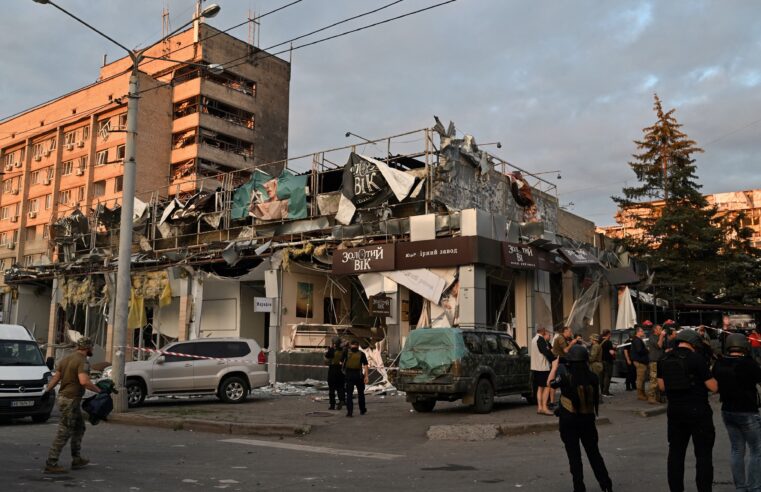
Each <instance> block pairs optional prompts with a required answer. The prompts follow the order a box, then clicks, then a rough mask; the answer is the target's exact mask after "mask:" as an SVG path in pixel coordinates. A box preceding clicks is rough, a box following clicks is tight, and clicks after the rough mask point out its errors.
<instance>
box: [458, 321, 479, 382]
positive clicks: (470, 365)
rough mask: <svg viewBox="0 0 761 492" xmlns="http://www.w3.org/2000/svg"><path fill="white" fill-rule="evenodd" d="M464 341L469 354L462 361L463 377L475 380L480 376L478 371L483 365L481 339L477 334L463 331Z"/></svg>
mask: <svg viewBox="0 0 761 492" xmlns="http://www.w3.org/2000/svg"><path fill="white" fill-rule="evenodd" d="M462 339H463V342H464V343H465V348H467V349H468V354H467V355H466V356H465V357H463V359H462V375H463V376H467V377H471V378H475V377H477V376H478V374H476V370H477V369H478V366H480V365H481V360H482V358H483V344H482V343H481V337H480V336H478V334H477V333H473V332H469V333H468V332H465V331H463V334H462Z"/></svg>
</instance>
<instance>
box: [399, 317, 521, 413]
mask: <svg viewBox="0 0 761 492" xmlns="http://www.w3.org/2000/svg"><path fill="white" fill-rule="evenodd" d="M530 367H531V366H530V361H529V356H528V352H527V350H526V349H525V348H520V347H518V344H516V343H515V340H513V338H512V337H510V336H509V335H507V334H506V333H501V332H496V331H488V330H478V329H475V330H474V329H464V328H463V329H461V328H418V329H417V330H414V331H412V332H411V333H410V335H409V337H408V338H407V341H406V343H405V344H404V348H403V349H402V353H401V354H400V355H399V370H398V371H397V372H396V374H394V375H393V376H392V383H393V384H394V386H395V387H396V388H397V389H398V390H399V391H404V392H405V393H407V401H409V402H410V403H412V407H413V408H414V409H415V410H416V411H418V412H430V411H432V410H433V408H434V407H435V406H436V402H437V401H455V400H460V399H461V400H462V401H463V403H465V404H466V405H473V410H474V411H475V412H476V413H489V412H491V410H492V407H493V406H494V397H495V396H507V395H515V394H518V395H523V396H525V397H527V398H530V396H531V371H530Z"/></svg>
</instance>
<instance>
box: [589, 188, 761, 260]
mask: <svg viewBox="0 0 761 492" xmlns="http://www.w3.org/2000/svg"><path fill="white" fill-rule="evenodd" d="M705 198H706V200H707V201H708V204H709V206H716V208H717V209H718V214H719V215H720V216H723V217H727V218H734V217H736V216H738V215H739V214H740V213H743V214H744V218H743V219H742V224H743V225H744V226H746V227H748V228H750V229H751V230H752V231H753V236H752V238H751V241H752V243H753V245H754V246H755V247H756V248H761V189H755V190H745V191H731V192H728V193H714V194H711V195H705ZM650 204H651V205H653V208H652V209H646V208H642V209H630V210H628V211H626V212H622V211H618V212H617V213H616V222H617V223H618V224H617V225H613V226H608V227H598V228H597V231H598V232H601V233H603V234H605V235H606V236H608V237H613V238H622V237H638V236H641V235H642V230H640V229H638V228H637V227H636V226H635V218H636V217H637V216H638V214H639V215H642V214H650V213H656V214H657V213H659V211H660V210H661V209H662V208H663V206H664V202H663V201H662V200H659V201H654V202H650Z"/></svg>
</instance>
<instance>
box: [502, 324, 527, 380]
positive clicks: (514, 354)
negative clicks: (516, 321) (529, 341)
mask: <svg viewBox="0 0 761 492" xmlns="http://www.w3.org/2000/svg"><path fill="white" fill-rule="evenodd" d="M499 346H500V349H501V350H502V351H503V352H504V354H505V357H507V360H508V366H509V371H510V373H509V375H510V378H509V385H510V388H512V389H514V390H525V389H528V388H530V384H529V381H530V378H531V359H530V357H529V355H528V353H527V352H526V351H525V350H521V349H520V347H518V344H517V343H515V340H513V339H512V338H510V337H509V336H508V335H500V336H499Z"/></svg>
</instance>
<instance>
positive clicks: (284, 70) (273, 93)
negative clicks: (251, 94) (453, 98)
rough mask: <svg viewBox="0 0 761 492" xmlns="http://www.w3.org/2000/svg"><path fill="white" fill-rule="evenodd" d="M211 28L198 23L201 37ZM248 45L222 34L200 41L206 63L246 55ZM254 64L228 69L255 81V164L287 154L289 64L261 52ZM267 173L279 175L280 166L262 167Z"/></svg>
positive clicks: (282, 157) (211, 31)
mask: <svg viewBox="0 0 761 492" xmlns="http://www.w3.org/2000/svg"><path fill="white" fill-rule="evenodd" d="M217 32H218V31H217V30H216V29H214V28H213V27H210V26H208V25H205V24H202V25H201V39H203V38H205V37H207V36H209V35H211V34H214V33H217ZM250 49H251V48H250V47H249V45H248V44H247V43H244V42H243V41H241V40H239V39H237V38H235V37H233V36H230V35H229V34H221V35H218V36H214V37H212V38H211V39H208V40H205V41H202V48H201V50H202V54H203V58H204V60H205V61H207V62H211V63H224V62H225V61H228V60H231V59H234V58H240V57H243V56H246V55H247V54H248V53H249V50H250ZM254 60H255V62H254V63H245V64H242V65H240V66H237V67H233V68H231V69H229V71H230V72H231V73H235V74H238V75H240V76H242V77H245V78H247V79H250V80H253V81H255V82H256V103H255V106H254V115H255V118H256V127H255V130H254V162H253V164H254V165H260V164H266V163H271V162H273V161H279V160H283V159H285V158H286V157H287V155H288V116H289V91H290V81H291V66H290V64H289V63H288V62H286V61H284V60H281V59H280V58H278V57H274V56H265V53H264V52H259V54H258V55H254ZM263 169H264V170H265V171H267V172H269V173H270V174H279V172H280V170H281V169H282V166H281V165H279V164H278V165H273V166H266V167H265V168H263Z"/></svg>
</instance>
